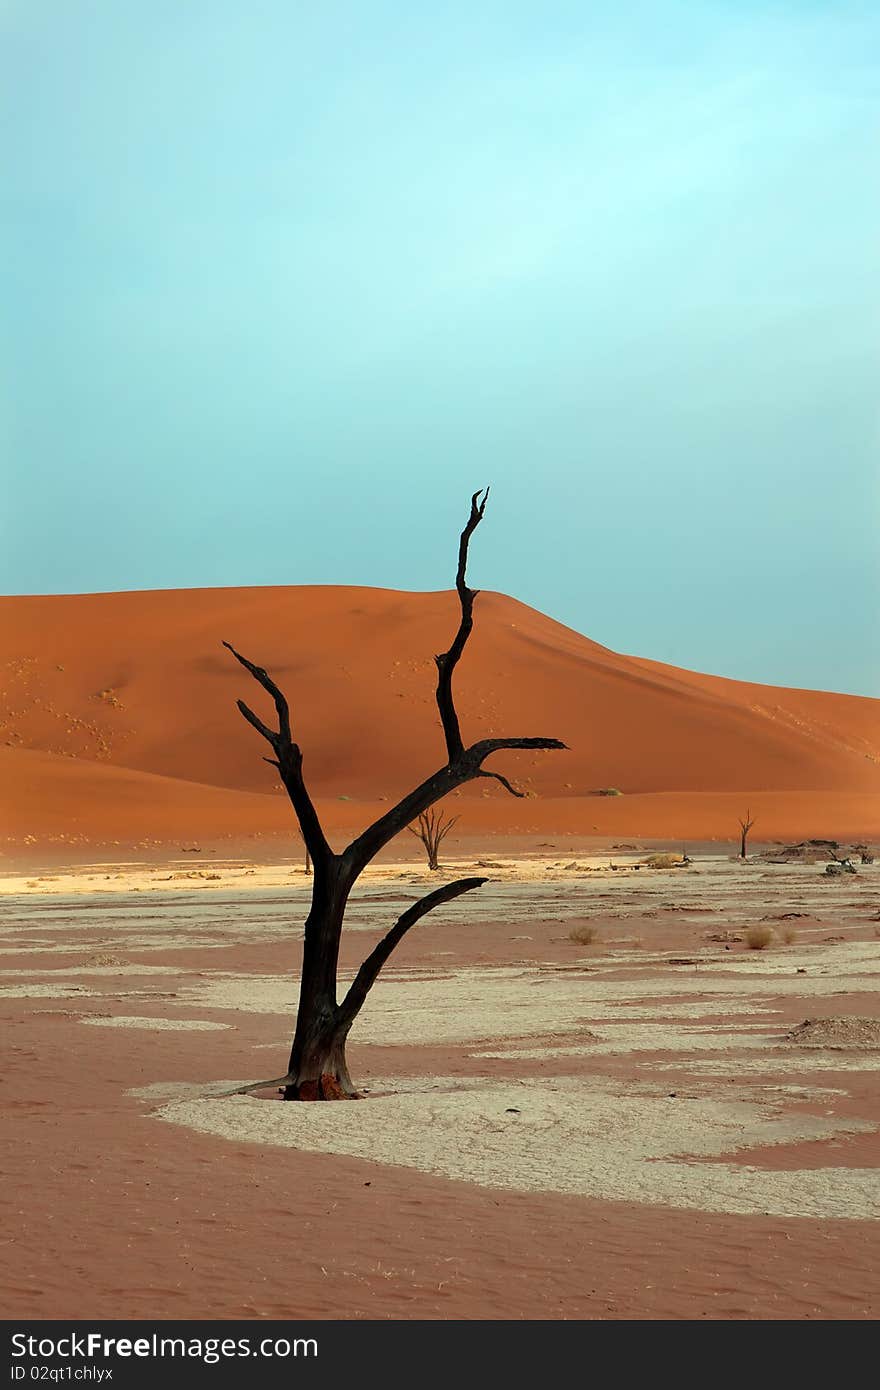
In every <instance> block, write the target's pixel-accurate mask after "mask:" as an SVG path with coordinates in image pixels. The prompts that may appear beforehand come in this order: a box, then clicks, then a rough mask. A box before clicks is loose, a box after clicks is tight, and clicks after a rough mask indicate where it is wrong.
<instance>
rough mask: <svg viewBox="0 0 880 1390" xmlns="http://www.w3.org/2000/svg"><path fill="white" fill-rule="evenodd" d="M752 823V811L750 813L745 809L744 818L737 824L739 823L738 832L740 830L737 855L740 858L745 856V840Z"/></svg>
mask: <svg viewBox="0 0 880 1390" xmlns="http://www.w3.org/2000/svg"><path fill="white" fill-rule="evenodd" d="M754 824H755V822H754V821H753V820H752V813H751V811H746V818H745V820H741V821H740V823H739V825H740V832H741V833H740V837H739V857H740V859H745V857H746V841H747V840H748V838H749V831H750V830H751V828H752V826H753V825H754Z"/></svg>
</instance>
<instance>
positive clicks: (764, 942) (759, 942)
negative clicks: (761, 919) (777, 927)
mask: <svg viewBox="0 0 880 1390" xmlns="http://www.w3.org/2000/svg"><path fill="white" fill-rule="evenodd" d="M745 936H746V945H747V946H748V948H749V950H750V951H763V949H764V947H765V946H769V945H770V942H771V941H772V940H773V928H772V927H761V926H756V927H748V928H747V929H746V933H745Z"/></svg>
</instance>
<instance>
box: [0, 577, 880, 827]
mask: <svg viewBox="0 0 880 1390" xmlns="http://www.w3.org/2000/svg"><path fill="white" fill-rule="evenodd" d="M456 622H457V602H456V598H455V595H454V594H453V593H448V592H444V593H431V594H405V593H397V592H393V591H388V590H379V589H356V588H344V587H324V588H263V589H214V590H186V591H162V592H148V593H125V594H98V595H74V596H60V597H29V598H4V599H0V665H2V669H3V677H4V679H3V680H2V681H0V686H2V689H0V731H2V742H3V743H4V744H5V749H0V752H2V753H3V757H2V761H0V765H2V772H3V776H4V785H5V786H6V788H7V793H6V794H4V802H5V810H4V815H5V819H6V833H7V835H8V836H11V837H14V838H17V837H19V836H22V835H25V834H32V835H35V836H36V837H37V838H39V837H40V836H41V835H43V834H57V833H60V832H59V826H60V825H62V824H66V825H67V826H68V827H69V829H70V830H71V831H72V832H74V833H75V834H76V835H77V837H78V838H79V837H84V838H86V839H87V838H88V837H89V836H100V837H101V838H107V837H108V836H109V837H110V838H115V837H118V838H119V839H127V838H131V837H138V836H143V835H153V834H157V835H159V837H160V838H162V837H164V835H167V836H168V837H170V838H174V837H176V836H178V835H182V834H186V835H190V836H192V835H203V836H207V835H215V834H216V835H220V834H242V833H247V832H248V831H253V832H256V833H266V832H269V831H272V830H276V829H277V830H278V831H283V830H284V829H285V827H286V826H288V825H289V813H288V811H287V809H286V806H285V805H283V804H282V797H281V795H280V794H279V793H277V791H276V790H275V789H274V784H273V774H272V770H271V769H270V768H268V767H267V766H266V764H265V763H264V762H262V761H261V755H262V753H263V752H264V747H263V745H262V744H261V742H260V740H259V738H258V737H257V735H256V734H254V733H253V731H252V730H250V729H249V728H248V727H247V726H246V725H245V724H244V722H243V721H242V720H241V718H240V716H239V715H238V712H237V710H236V708H235V700H236V698H237V697H239V696H241V697H243V698H245V699H246V700H248V701H249V702H251V703H253V704H254V706H255V707H256V708H258V709H261V710H265V697H264V696H263V694H262V692H261V691H260V690H259V689H258V688H257V687H256V686H255V685H254V683H253V681H252V680H251V679H250V678H249V676H248V675H247V673H246V672H245V671H243V670H242V669H241V668H240V667H239V666H238V665H237V664H236V663H235V662H234V661H233V659H232V657H231V656H230V655H229V654H228V653H227V652H226V651H225V650H224V649H223V648H222V646H221V645H220V644H221V641H222V640H223V639H224V638H225V639H227V640H229V641H231V642H233V643H234V644H235V645H236V646H237V647H238V648H239V649H240V650H242V651H243V652H245V653H246V654H247V655H248V656H249V657H250V658H251V659H252V660H254V661H257V662H259V663H260V664H262V665H265V666H266V667H268V668H269V669H270V670H271V671H272V673H273V674H274V676H275V677H276V678H277V679H278V681H279V682H280V683H281V684H282V685H283V687H284V688H285V690H286V691H287V693H288V696H289V698H290V701H291V705H292V709H293V713H294V720H295V728H296V732H297V736H298V737H299V739H300V741H301V742H302V744H303V746H304V749H305V753H306V769H307V775H308V777H309V780H310V783H311V786H312V788H313V791H314V793H315V795H316V796H317V797H318V798H319V799H320V800H321V801H322V803H324V804H325V805H326V809H327V812H328V818H329V822H330V824H331V825H342V824H344V823H347V822H348V823H351V824H352V825H356V824H358V823H361V822H362V820H363V816H364V814H366V813H367V807H366V806H363V807H361V806H359V805H357V803H377V804H378V803H379V802H380V800H382V799H386V798H393V797H396V796H397V795H399V794H400V793H401V792H402V791H404V790H405V789H406V788H407V787H408V786H410V785H412V783H413V781H414V780H415V779H417V778H419V777H421V776H422V775H424V774H425V773H426V772H428V771H430V770H431V769H432V768H433V767H435V766H439V764H440V763H441V762H442V761H443V744H442V738H441V735H440V730H439V725H438V721H437V716H436V710H435V706H434V699H433V687H434V678H435V668H434V663H433V654H434V653H435V652H436V651H440V650H443V649H444V648H445V647H446V646H448V643H449V640H450V638H451V636H452V633H453V632H454V630H455V626H456ZM456 688H457V699H458V706H459V710H460V713H461V717H462V726H463V731H464V734H465V737H466V738H477V737H482V736H486V735H492V734H516V735H523V734H531V735H537V734H540V735H553V736H557V737H560V738H562V739H564V740H565V742H566V743H567V744H568V745H569V747H570V750H571V751H570V752H567V753H548V754H542V755H539V754H509V755H505V756H503V757H500V758H497V759H496V763H495V765H496V766H497V767H498V768H499V769H503V770H504V771H505V772H506V773H507V774H508V775H510V776H512V777H513V778H514V779H516V780H518V781H519V783H520V785H521V786H522V787H523V788H524V789H526V790H527V791H529V792H532V793H534V794H535V795H536V796H537V797H538V798H539V799H538V800H533V799H531V798H529V799H527V800H526V801H524V802H513V801H510V799H509V798H506V797H505V796H504V793H503V792H502V791H501V790H500V788H496V787H494V786H493V787H492V788H491V790H489V791H487V794H486V796H478V797H476V798H464V799H463V801H462V806H464V805H467V806H468V808H469V809H468V819H469V821H470V820H471V819H473V827H474V829H475V831H476V830H477V828H478V827H479V829H480V830H486V829H489V828H491V826H492V825H494V826H497V828H498V829H499V830H500V831H503V830H508V831H512V830H514V829H515V830H529V829H536V830H544V829H547V830H551V829H554V830H556V831H560V832H561V831H563V830H565V829H566V828H568V829H570V830H572V831H576V832H577V833H584V834H589V833H606V832H607V833H611V834H639V835H642V836H646V837H647V836H651V835H655V836H666V835H672V836H675V835H688V836H690V837H694V838H695V837H697V836H699V835H703V836H705V837H706V838H709V837H711V836H713V835H715V834H727V835H729V834H730V833H731V831H730V824H729V821H730V816H731V814H732V813H733V809H734V807H736V808H739V809H740V810H743V809H745V805H744V803H745V802H754V803H760V805H761V808H762V809H761V817H762V825H761V832H762V833H763V834H764V835H767V836H771V835H774V834H780V835H785V834H790V833H805V834H809V833H815V834H828V833H832V832H833V831H834V830H835V829H837V831H838V833H839V834H840V835H841V836H843V835H844V834H850V833H863V834H873V833H876V831H877V829H878V828H880V815H878V811H877V807H878V805H880V701H877V700H871V699H867V698H862V697H857V696H850V695H835V694H828V693H824V692H816V691H798V690H787V689H780V688H776V687H771V686H759V685H753V684H747V683H744V682H739V681H731V680H725V679H722V678H720V677H712V676H702V675H696V674H694V673H692V672H688V671H682V670H678V669H676V668H674V667H669V666H663V665H661V664H659V663H657V662H653V661H647V660H640V659H638V658H634V657H626V656H620V655H618V654H616V653H614V652H611V651H609V650H608V649H606V648H604V647H601V646H599V645H597V644H596V643H595V642H591V641H590V640H589V639H588V638H586V637H583V636H581V635H580V634H578V633H576V632H573V631H572V630H571V629H569V628H566V627H563V626H562V625H561V624H559V623H556V622H554V621H553V620H552V619H550V618H547V617H545V616H544V615H542V614H540V613H537V612H535V611H534V610H533V609H530V608H527V607H525V606H524V605H523V604H520V603H518V602H516V601H515V600H514V599H510V598H506V597H504V596H503V595H500V594H494V593H488V592H484V593H483V594H481V596H480V598H479V599H478V601H477V607H476V629H475V632H474V635H473V637H472V639H471V643H470V645H469V647H468V649H467V652H466V654H465V657H464V658H463V660H462V662H461V665H460V667H459V671H458V673H457V680H456ZM609 786H611V787H616V788H619V789H620V790H621V791H622V792H623V793H624V796H623V797H620V798H604V797H597V796H594V795H590V793H591V792H593V791H595V790H596V789H598V788H601V787H609ZM343 798H344V799H343ZM348 798H351V801H352V802H353V803H355V804H353V805H351V806H349V805H348V804H347V799H348ZM774 808H775V809H774ZM752 810H753V811H754V810H755V805H752ZM835 818H837V819H835ZM838 821H840V822H842V823H841V824H838V823H837V822H838ZM831 822H834V824H832V823H831ZM721 825H723V826H724V827H725V829H719V828H718V827H719V826H721ZM844 827H845V828H844ZM114 830H115V831H116V836H115V837H114V836H113V834H112V832H113V831H114ZM756 830H757V827H756ZM163 832H164V835H163Z"/></svg>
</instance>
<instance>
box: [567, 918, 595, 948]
mask: <svg viewBox="0 0 880 1390" xmlns="http://www.w3.org/2000/svg"><path fill="white" fill-rule="evenodd" d="M598 934H599V933H598V932H597V930H596V928H595V927H592V926H590V924H589V922H579V923H578V925H577V926H575V927H572V929H571V931H570V932H569V933H568V939H569V941H576V942H577V944H578V945H579V946H591V945H592V944H593V942H594V941H595V940H596V937H597V936H598Z"/></svg>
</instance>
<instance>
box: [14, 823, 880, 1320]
mask: <svg viewBox="0 0 880 1390" xmlns="http://www.w3.org/2000/svg"><path fill="white" fill-rule="evenodd" d="M691 853H692V860H693V862H692V863H691V864H690V866H687V867H676V868H667V869H653V868H649V867H647V865H646V864H645V863H644V862H643V861H644V859H645V857H646V855H645V852H644V851H638V852H634V851H632V850H623V851H619V850H610V849H608V848H607V847H599V846H597V845H595V844H592V845H587V842H586V841H575V840H574V839H564V838H559V839H557V840H556V841H553V842H550V843H547V842H544V843H538V842H537V841H533V842H532V843H530V844H525V845H523V844H520V845H518V847H517V852H516V855H515V856H514V855H513V854H510V853H507V852H506V851H505V848H504V842H503V841H499V842H497V843H492V842H489V841H486V842H484V843H482V844H476V843H475V844H474V845H471V846H469V847H467V848H466V849H465V851H463V852H461V853H457V854H456V856H455V858H451V859H450V862H449V863H448V864H447V865H445V866H444V871H442V872H441V874H440V875H429V874H428V873H427V871H426V870H425V869H424V868H423V867H421V866H420V865H419V864H418V863H416V862H415V861H412V862H399V863H392V862H389V863H385V864H379V865H377V866H374V867H373V868H372V869H371V870H370V871H369V872H368V873H367V875H366V876H365V878H364V879H363V881H362V883H361V885H360V886H359V889H358V892H357V894H356V896H355V898H354V900H353V904H352V908H351V912H350V921H349V927H348V930H347V933H346V936H345V938H344V950H343V966H344V973H345V974H346V975H347V976H348V977H349V978H350V976H351V973H352V972H353V970H354V969H356V968H357V965H358V964H359V963H360V960H361V959H362V958H363V957H364V955H366V954H367V952H368V951H369V950H370V949H371V948H372V945H373V944H374V943H375V942H376V940H377V939H378V937H379V935H380V934H381V933H383V932H384V931H385V930H387V928H388V926H389V924H390V923H391V922H392V921H393V920H394V918H395V917H396V916H397V915H398V914H399V912H400V911H401V910H402V909H403V907H404V906H405V905H406V904H407V903H408V902H410V901H412V899H413V898H414V897H417V896H419V895H420V893H422V892H424V891H425V887H426V885H427V884H428V882H429V880H430V882H431V884H432V885H433V884H435V883H438V882H442V881H444V879H445V878H446V877H447V876H450V877H452V876H457V875H458V874H460V873H461V872H462V871H467V870H471V869H473V868H474V867H479V868H480V870H481V872H483V873H485V874H487V875H488V876H489V877H490V882H489V883H488V884H487V885H486V886H485V888H484V889H482V890H481V892H480V893H479V894H472V895H470V896H469V897H468V898H467V899H466V900H462V901H460V902H457V903H454V904H451V905H449V906H448V907H447V908H446V909H444V910H443V911H442V912H438V913H437V914H436V915H435V916H434V917H431V918H429V919H427V920H426V921H425V922H424V923H423V924H421V925H419V927H418V928H417V929H416V930H414V931H413V932H412V933H411V934H410V935H409V936H408V937H407V939H406V941H405V943H404V944H403V946H402V947H401V948H400V950H399V951H398V952H397V953H396V954H395V956H394V958H393V959H392V962H391V964H390V966H389V967H388V968H387V969H386V971H385V973H384V975H383V976H382V979H381V980H380V983H379V984H378V985H377V987H376V988H375V990H374V991H373V993H372V994H371V996H370V999H369V1001H368V1003H367V1006H366V1008H365V1010H364V1012H363V1014H362V1015H361V1017H360V1019H359V1020H358V1023H357V1024H356V1026H355V1030H354V1032H353V1034H352V1038H351V1044H350V1049H349V1059H350V1063H351V1067H352V1073H353V1075H354V1078H355V1080H356V1082H358V1084H359V1085H360V1086H361V1088H362V1091H363V1097H364V1098H363V1099H362V1100H361V1101H359V1102H352V1103H346V1104H335V1105H326V1104H319V1105H284V1104H280V1103H276V1101H275V1095H276V1092H275V1090H274V1089H273V1087H272V1086H271V1085H270V1086H267V1087H265V1088H264V1089H263V1090H261V1091H258V1092H257V1093H256V1094H247V1095H242V1094H236V1092H237V1091H238V1090H239V1088H241V1087H243V1086H245V1085H247V1084H248V1083H253V1082H257V1081H260V1080H262V1079H265V1078H273V1077H276V1076H278V1075H280V1074H281V1073H283V1071H284V1070H285V1067H286V1060H287V1045H288V1043H289V1038H290V1034H291V1031H292V1021H293V1013H294V1010H295V1000H296V976H297V965H298V959H299V952H300V941H301V934H302V929H301V922H302V919H303V915H304V909H305V903H306V900H307V894H308V882H307V880H306V879H305V877H304V875H303V873H302V870H301V868H300V867H299V866H298V865H297V864H294V863H292V862H290V861H283V860H282V861H278V860H275V861H274V862H261V861H260V859H259V856H255V855H254V852H253V851H252V854H251V857H249V858H238V859H233V858H230V857H228V856H224V855H223V854H222V853H220V854H218V853H214V854H210V855H209V854H208V852H207V851H205V852H203V853H202V854H201V855H200V856H195V855H194V854H192V853H190V854H186V855H182V854H178V855H177V856H176V857H167V858H165V859H163V860H162V861H161V862H160V861H159V860H158V859H156V858H155V857H154V858H153V860H151V861H150V862H148V863H147V862H144V863H140V862H139V863H130V864H117V863H109V862H108V863H93V864H80V865H78V866H77V867H75V868H63V869H59V868H58V867H54V868H53V867H51V866H48V865H45V864H43V865H41V864H40V863H39V862H38V861H36V860H35V861H34V862H33V863H32V864H30V865H29V872H28V873H27V874H26V875H25V874H23V873H22V874H16V873H12V872H6V873H5V874H4V875H3V876H2V878H0V893H2V897H0V906H2V935H0V950H2V964H3V979H2V989H0V1008H2V1012H3V1017H4V1023H5V1034H6V1038H7V1054H6V1065H5V1074H4V1083H5V1090H6V1103H7V1107H8V1112H9V1113H10V1114H11V1116H12V1118H13V1121H14V1123H13V1125H12V1126H10V1127H9V1128H10V1130H11V1131H12V1132H11V1133H10V1134H9V1135H8V1143H7V1146H6V1153H5V1160H4V1184H3V1198H4V1204H5V1207H6V1212H5V1215H4V1221H3V1229H4V1241H5V1244H6V1258H5V1259H4V1262H3V1272H2V1275H0V1280H2V1302H3V1308H4V1313H5V1316H6V1317H45V1318H51V1317H57V1318H78V1319H82V1318H92V1317H95V1318H97V1317H103V1318H136V1317H143V1318H174V1317H209V1318H236V1317H238V1318H262V1317H273V1318H278V1317H319V1318H320V1317H339V1316H345V1317H351V1318H493V1319H495V1318H497V1319H504V1318H508V1319H509V1318H515V1319H519V1318H540V1319H561V1318H566V1319H568V1318H573V1319H592V1318H641V1319H645V1318H687V1319H690V1318H700V1317H708V1318H729V1319H737V1318H750V1319H754V1318H786V1319H801V1318H813V1319H816V1318H818V1319H829V1318H831V1319H841V1318H873V1317H876V1316H877V1315H878V1313H880V1259H878V1255H880V1220H878V1218H880V1175H878V1159H880V1139H878V1127H880V1097H878V1086H877V1071H878V1069H880V1010H878V988H880V939H878V934H880V864H876V865H870V864H866V865H863V866H861V867H860V868H859V872H858V873H857V874H854V875H840V876H836V877H828V876H826V875H825V874H824V873H823V866H822V865H821V864H804V863H794V864H769V863H767V862H764V861H762V860H761V859H760V858H758V857H755V858H753V859H751V860H749V861H748V862H747V863H745V864H741V863H738V862H736V861H734V860H731V859H729V858H728V857H727V856H726V853H722V852H721V850H720V849H719V847H718V846H715V847H710V846H707V847H705V852H704V853H700V852H694V851H692V852H691ZM756 926H762V927H765V928H767V929H769V932H770V933H771V935H770V940H769V942H768V944H767V945H766V946H765V947H764V948H763V949H760V950H755V949H750V948H749V945H748V943H747V939H746V933H747V932H748V930H749V928H753V927H756ZM573 932H574V934H575V936H580V937H581V938H587V937H589V936H590V935H591V934H592V940H589V941H587V940H584V939H582V940H581V941H578V940H576V939H574V937H573V936H572V933H573ZM806 1020H811V1021H813V1025H812V1026H811V1027H809V1028H805V1029H804V1028H802V1029H800V1031H793V1030H797V1029H798V1026H799V1025H802V1024H804V1023H805V1021H806ZM825 1020H828V1021H829V1022H827V1023H824V1022H823V1021H825Z"/></svg>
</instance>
